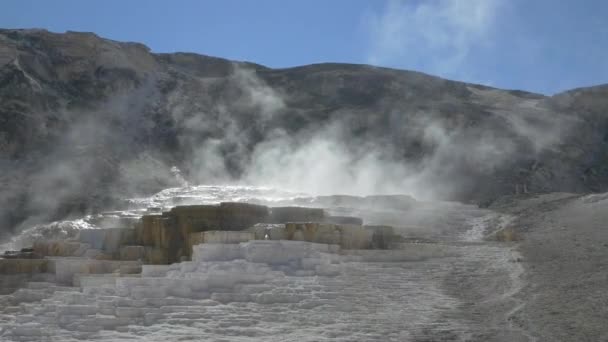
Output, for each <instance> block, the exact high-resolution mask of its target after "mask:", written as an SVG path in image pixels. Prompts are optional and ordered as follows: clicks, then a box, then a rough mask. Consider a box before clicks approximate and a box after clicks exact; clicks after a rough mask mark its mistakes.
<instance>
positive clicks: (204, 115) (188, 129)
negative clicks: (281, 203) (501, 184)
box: [2, 62, 574, 228]
mask: <svg viewBox="0 0 608 342" xmlns="http://www.w3.org/2000/svg"><path fill="white" fill-rule="evenodd" d="M227 63H229V62H227ZM230 67H231V72H229V74H228V75H226V76H222V77H202V76H194V75H190V74H184V75H182V74H178V75H177V74H171V75H169V74H166V73H164V72H158V73H157V74H156V75H153V76H146V77H143V78H141V79H138V82H136V83H134V84H132V85H126V86H125V85H122V86H121V87H123V88H120V87H119V89H122V90H121V91H113V92H112V93H110V96H109V97H108V99H107V100H106V101H104V102H103V103H100V104H99V106H97V107H96V108H95V109H86V108H82V109H80V110H73V109H72V110H70V111H67V110H65V112H63V113H62V115H60V117H62V118H64V119H65V122H62V124H64V125H65V126H66V128H65V129H64V130H63V131H64V132H65V134H64V136H61V137H59V138H58V139H56V140H55V141H56V144H55V145H53V146H47V149H46V150H45V152H44V154H45V155H44V156H39V157H40V158H39V161H38V162H36V163H32V164H31V165H20V166H14V167H13V166H10V165H8V164H7V167H6V168H7V169H11V170H15V172H14V174H13V175H12V177H15V179H16V177H18V175H19V174H21V173H23V174H29V175H30V176H28V177H25V178H24V177H23V176H21V179H19V181H18V183H19V184H22V185H21V186H17V187H13V188H8V187H6V188H5V189H8V190H5V191H3V193H2V197H3V199H2V201H3V202H4V203H11V205H12V206H11V205H7V206H6V208H15V205H18V206H20V208H19V209H20V211H21V212H23V213H25V217H22V218H10V217H8V216H6V215H8V214H7V213H8V212H9V211H8V210H4V211H3V212H2V214H3V215H4V218H3V220H4V222H5V223H4V224H5V225H6V226H10V225H11V223H12V222H22V224H21V227H22V228H27V227H31V226H33V225H34V224H37V223H40V222H48V221H51V220H54V219H57V218H62V217H66V216H70V215H73V216H82V215H83V214H87V213H91V212H96V211H99V210H104V209H107V208H109V207H111V206H112V205H113V204H114V203H116V202H117V200H120V199H121V198H125V197H132V196H135V195H142V194H145V193H151V192H156V191H159V190H161V189H163V188H168V187H173V186H187V185H188V184H247V185H259V186H270V187H274V188H279V189H284V190H290V191H294V192H298V193H308V194H311V195H327V194H351V195H373V194H409V195H412V196H414V197H416V198H418V199H446V198H461V197H459V195H460V194H461V193H463V192H467V191H468V192H469V193H470V192H474V191H475V188H474V187H475V186H479V184H482V185H483V184H484V183H483V182H480V181H479V180H480V177H489V176H491V175H492V174H493V172H494V171H495V170H497V169H500V168H501V167H502V166H503V165H504V164H505V163H513V161H514V160H519V159H532V160H533V159H535V158H537V157H538V156H539V155H541V154H542V153H545V152H546V151H547V150H551V149H553V148H556V146H558V145H559V143H560V141H561V138H562V136H563V133H564V132H566V131H568V128H569V127H571V125H572V124H574V122H572V120H570V119H568V118H567V117H566V116H564V115H562V114H560V113H555V111H552V110H550V109H547V105H546V104H545V103H544V101H545V98H543V97H530V98H527V99H525V100H524V99H523V98H522V97H517V96H514V95H511V94H508V93H507V92H504V91H498V90H492V89H489V88H479V87H476V88H473V87H466V88H465V86H462V88H459V89H458V90H459V91H461V92H462V93H463V95H462V96H469V97H470V98H468V99H466V100H462V99H459V98H455V97H454V96H455V95H453V94H452V93H450V92H449V91H448V92H446V93H445V94H443V93H442V94H439V95H436V96H435V95H433V96H435V97H436V98H433V99H426V98H424V99H423V100H422V101H421V102H420V101H419V102H415V101H416V100H417V99H415V97H416V96H418V94H416V91H412V93H413V94H414V95H413V96H409V95H408V96H404V97H403V98H399V99H397V100H395V99H394V98H395V97H399V96H398V94H396V95H395V94H393V93H390V92H389V91H387V92H386V93H382V92H380V93H379V95H378V96H379V97H381V98H380V99H378V101H377V102H378V104H377V105H370V106H367V105H365V106H360V107H355V106H352V107H341V108H332V109H331V110H328V109H327V108H324V109H323V110H326V111H327V113H326V115H325V116H322V117H315V118H314V119H310V118H307V117H305V116H306V115H308V113H310V112H308V111H302V109H301V108H300V109H299V108H297V107H295V106H293V103H294V97H299V98H300V99H301V98H302V97H304V98H306V96H310V98H312V99H314V98H315V97H314V96H312V95H310V94H306V93H304V95H303V94H302V92H306V91H310V89H302V90H301V91H300V90H299V89H296V90H295V91H293V89H292V90H291V92H290V90H289V87H290V86H291V84H286V83H284V82H273V83H272V84H273V86H270V85H269V81H268V80H269V78H268V74H266V72H268V70H265V69H263V68H261V67H254V66H248V65H244V64H240V63H230ZM338 76H339V77H341V76H340V75H338ZM332 77H333V76H332ZM391 77H392V81H391V82H394V84H393V85H394V87H395V89H407V87H409V86H411V82H412V80H411V79H408V77H410V75H409V74H399V73H397V74H396V75H392V76H391ZM416 77H419V79H418V78H417V79H416V80H415V81H416V82H421V83H420V84H421V85H424V86H425V87H426V86H427V85H428V84H426V82H430V85H429V87H430V88H431V89H434V88H433V87H435V86H437V87H439V86H443V85H442V83H441V82H443V81H441V80H437V79H434V78H431V77H420V76H416ZM345 79H346V81H344V80H342V81H341V82H340V85H339V87H340V89H342V88H347V87H351V86H352V85H349V84H348V80H347V78H345ZM408 82H409V83H408ZM433 82H435V83H433ZM167 84H169V85H170V86H167ZM296 84H297V83H296ZM356 87H357V90H358V91H359V90H361V91H365V90H366V89H365V87H366V83H365V82H363V81H361V82H358V83H357V84H356ZM161 88H163V89H164V88H166V89H165V90H163V91H162V92H161V90H160V89H161ZM336 91H337V90H336ZM391 91H392V90H391ZM117 93H121V94H120V95H116V94H117ZM422 95H423V96H424V95H425V94H424V93H423V94H422ZM315 96H320V95H318V94H317V95H315ZM323 96H333V95H327V94H325V93H324V95H323ZM384 97H386V98H384ZM311 101H314V100H311ZM425 101H429V102H431V101H432V102H433V105H432V106H421V105H420V103H422V104H426V102H425ZM466 101H470V102H471V103H475V104H476V105H477V106H469V105H468V104H467V102H466ZM315 105H316V104H315V103H312V104H311V105H310V107H313V106H315ZM307 106H308V103H307ZM442 106H444V107H442ZM310 107H307V108H310ZM443 108H450V109H449V110H446V109H443ZM453 108H455V109H453ZM478 108H485V109H484V110H485V111H484V112H479V109H478ZM513 108H515V109H516V110H513ZM475 110H476V111H475ZM303 117H304V119H305V120H300V121H294V122H295V123H294V122H292V121H291V120H296V119H298V118H299V119H301V118H303ZM34 159H35V158H34ZM7 163H8V162H7ZM509 165H510V164H509ZM33 170H35V171H33ZM3 176H4V177H7V176H6V175H3ZM9 178H10V177H9ZM3 182H4V183H5V184H8V183H10V180H9V181H6V180H3ZM15 203H16V204H15ZM7 217H8V218H7Z"/></svg>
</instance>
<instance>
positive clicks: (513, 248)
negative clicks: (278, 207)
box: [0, 187, 608, 342]
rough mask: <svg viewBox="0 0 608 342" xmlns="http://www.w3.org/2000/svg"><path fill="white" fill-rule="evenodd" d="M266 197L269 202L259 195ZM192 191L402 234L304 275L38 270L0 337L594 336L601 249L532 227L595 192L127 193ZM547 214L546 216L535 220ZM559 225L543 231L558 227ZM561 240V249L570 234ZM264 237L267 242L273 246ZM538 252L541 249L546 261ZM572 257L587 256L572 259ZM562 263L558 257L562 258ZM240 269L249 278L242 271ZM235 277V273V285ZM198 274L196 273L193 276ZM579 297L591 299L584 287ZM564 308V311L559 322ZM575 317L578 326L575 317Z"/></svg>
mask: <svg viewBox="0 0 608 342" xmlns="http://www.w3.org/2000/svg"><path fill="white" fill-rule="evenodd" d="M271 195H272V196H275V197H276V196H278V195H282V196H280V197H282V198H281V199H280V200H276V198H275V199H274V200H271V199H270V198H268V197H270V196H271ZM265 196H268V197H265ZM176 198H179V199H177V200H176ZM197 198H198V199H199V200H200V199H201V198H205V199H207V200H209V199H215V200H220V201H221V200H228V199H236V198H240V199H247V200H249V201H251V202H258V203H259V202H264V201H272V202H273V203H288V202H297V203H303V202H306V201H309V202H310V203H314V204H316V205H318V204H320V203H325V204H326V205H327V207H326V209H327V210H328V211H329V212H330V213H331V214H333V215H337V214H342V215H354V214H356V215H357V216H359V217H361V218H363V220H364V222H365V223H366V224H379V225H382V224H391V225H393V226H395V228H396V229H397V231H398V232H400V233H401V234H402V235H403V236H404V237H405V240H404V242H402V243H401V244H399V245H397V246H394V247H395V250H389V251H381V250H375V251H342V252H339V253H338V254H339V255H338V254H336V255H335V256H330V257H329V258H330V259H331V260H333V262H332V264H331V265H332V266H331V267H330V269H320V270H319V269H317V271H316V272H317V273H315V274H313V273H314V272H313V273H310V272H311V271H307V270H304V272H300V273H297V274H296V273H294V272H297V271H298V269H291V268H287V269H286V268H284V266H280V267H279V268H277V266H276V265H275V264H276V260H281V259H282V258H284V257H276V258H270V259H268V258H266V257H265V258H266V259H263V260H258V262H256V263H251V262H245V261H244V260H243V261H236V262H228V261H224V260H223V259H222V258H223V257H220V259H217V254H214V253H215V252H214V253H212V254H211V255H212V259H208V258H207V259H204V258H203V259H204V260H203V259H200V258H199V257H196V256H194V257H193V258H194V259H195V260H199V261H197V263H194V264H193V263H181V264H175V265H174V266H172V267H171V268H170V269H167V270H164V269H163V270H160V272H159V271H158V270H157V269H155V268H154V267H152V268H149V269H146V268H144V270H143V272H144V274H148V275H147V276H144V277H142V278H137V277H136V278H135V280H129V279H130V278H129V277H127V278H126V279H125V280H121V281H120V284H119V282H118V281H117V282H116V283H114V282H113V281H110V282H107V281H105V280H103V279H101V280H100V279H99V277H91V278H86V277H85V278H82V279H83V280H81V282H82V283H81V284H80V285H79V286H74V287H69V286H68V287H66V286H57V285H53V280H52V279H42V280H38V281H37V282H32V283H30V285H27V286H26V288H25V289H22V290H18V291H17V292H16V293H15V294H12V295H8V296H2V297H0V300H1V303H2V306H1V310H0V312H1V316H0V317H2V323H0V329H1V331H0V334H2V335H1V336H2V338H4V339H5V340H7V341H40V340H43V341H74V340H97V341H122V340H124V341H126V340H146V341H161V340H166V339H167V338H169V337H171V338H173V337H179V338H180V339H181V340H185V341H188V340H200V339H201V338H203V339H207V340H217V341H245V340H246V341H256V340H265V341H285V340H298V341H304V340H306V341H323V340H328V341H329V340H332V341H335V340H342V341H427V342H428V341H572V340H585V338H587V339H586V340H589V341H597V340H601V338H602V336H601V335H600V334H601V329H602V328H601V325H599V323H600V322H601V321H602V316H601V311H597V310H602V307H601V306H598V304H594V303H598V302H595V301H594V300H595V299H599V298H601V292H600V290H601V289H602V287H601V285H602V284H604V283H602V282H601V280H598V277H601V270H602V269H601V268H600V267H599V266H597V263H599V262H601V261H602V259H601V254H597V255H595V254H593V253H586V251H585V250H581V251H580V252H579V253H580V254H578V258H572V256H571V255H568V253H571V251H570V250H569V249H563V248H560V246H564V245H563V244H562V243H561V239H562V238H565V237H566V235H564V236H560V235H551V234H550V232H551V231H552V228H551V229H550V227H549V226H547V227H545V226H542V224H550V223H552V222H559V221H562V220H563V221H564V222H563V223H560V224H561V225H563V227H566V226H565V225H566V224H568V223H567V222H568V221H567V220H566V219H565V218H563V215H566V216H567V217H569V218H571V219H572V218H574V217H575V215H573V214H572V213H571V212H567V213H566V214H563V213H554V212H552V210H556V209H557V208H561V206H563V205H568V208H570V209H568V210H575V211H576V210H583V213H584V210H591V209H590V208H597V205H598V203H600V204H601V203H602V201H603V199H602V197H597V196H596V197H593V196H591V197H579V196H576V197H572V196H571V195H553V196H552V197H551V196H546V197H541V198H529V199H512V200H510V201H503V202H501V203H496V205H495V207H493V208H490V209H479V208H477V207H476V206H472V205H464V204H459V203H451V202H440V203H431V202H426V203H423V202H412V201H411V200H407V201H405V198H401V200H402V201H397V200H395V201H393V204H394V205H393V206H392V207H386V206H385V207H382V206H377V205H370V201H372V202H374V203H378V201H379V198H355V197H344V196H342V197H335V196H334V197H330V198H327V197H325V198H320V197H319V198H302V197H297V196H296V197H294V196H288V195H287V194H284V193H278V192H273V191H270V190H267V189H257V188H251V187H195V188H188V189H182V190H179V189H173V190H168V191H165V192H162V193H159V194H157V195H156V196H153V197H151V198H140V199H137V200H136V201H134V202H137V203H139V204H140V205H144V206H150V205H152V204H154V205H159V206H161V207H162V206H163V205H166V204H169V203H170V202H174V201H178V202H184V201H186V202H188V201H196V200H197ZM328 203H331V205H329V204H328ZM397 203H400V205H395V204H397ZM347 204H348V205H347ZM362 204H366V205H362ZM587 214H588V213H587ZM550 215H558V216H556V217H555V218H553V219H549V217H550ZM559 215H562V216H559ZM587 216H588V215H587ZM587 216H586V215H582V216H581V215H579V216H578V217H579V218H580V217H587ZM534 220H537V221H534ZM526 222H528V223H526ZM598 222H601V220H600V217H598ZM561 227H562V226H560V229H559V230H558V231H557V233H556V234H560V233H559V232H563V234H566V233H567V232H569V231H570V230H568V229H561ZM524 228H525V229H524ZM505 229H510V230H513V231H515V232H516V234H515V233H513V236H515V237H516V238H517V239H519V241H514V242H507V241H494V237H495V236H496V233H495V232H496V231H498V230H505ZM543 229H550V230H549V232H547V231H543ZM585 229H586V230H585V231H586V232H587V234H583V235H581V236H580V237H578V236H577V239H582V238H583V236H586V237H585V238H589V239H590V240H595V241H599V239H597V238H592V237H593V236H594V235H593V234H594V232H596V230H594V229H593V228H588V229H587V228H585ZM500 236H502V235H500ZM549 236H555V238H554V239H552V238H551V239H550V238H549ZM570 238H571V240H572V241H573V242H572V244H573V245H575V244H576V240H574V238H573V236H570ZM547 241H552V242H551V244H547ZM275 242H277V241H269V243H275ZM583 242H584V241H579V243H583ZM597 244H598V242H596V245H597ZM201 246H202V245H201ZM539 246H545V247H550V248H551V249H550V250H542V249H541V248H539ZM585 246H593V244H587V245H585ZM269 247H270V249H269V250H273V251H279V250H281V248H283V247H280V246H279V245H277V246H275V247H272V246H269ZM545 247H543V248H545ZM244 248H249V249H250V250H251V248H253V250H255V249H256V248H258V247H255V244H254V247H244ZM259 248H262V247H259ZM259 248H258V249H259ZM264 248H265V247H264ZM264 248H262V249H264ZM298 248H300V247H297V246H295V245H294V246H293V247H289V246H288V247H287V251H292V252H293V253H292V254H294V253H295V254H294V255H296V256H297V255H299V254H298V252H297V250H298ZM604 248H605V247H604ZM607 249H608V248H607ZM601 251H603V250H602V249H600V250H598V251H597V252H598V253H599V252H601ZM277 253H278V252H277ZM307 253H308V252H307ZM332 253H333V252H332ZM199 254H200V253H199ZM279 254H280V253H279ZM287 254H289V253H287ZM287 254H286V255H287ZM330 254H331V253H330ZM324 255H325V254H324ZM546 256H553V258H551V259H550V260H551V262H550V263H548V262H546V260H547V257H546ZM582 256H585V258H587V259H589V260H591V258H592V256H594V257H596V258H597V259H596V261H595V263H590V264H586V263H585V262H584V260H581V258H582ZM197 258H198V259H197ZM213 258H215V259H213ZM324 258H327V256H323V257H321V258H320V259H319V256H318V255H317V254H314V253H313V254H311V255H309V254H306V255H302V259H301V260H307V261H306V263H312V264H318V263H319V262H321V263H323V262H322V260H325V259H324ZM570 258H572V259H570ZM315 260H317V261H315ZM563 260H570V264H568V263H566V262H565V261H563ZM197 265H198V266H197ZM299 265H300V266H302V265H304V264H299ZM561 265H569V266H567V267H570V268H572V275H570V274H566V275H563V274H558V272H559V267H562V266H561ZM300 266H298V267H300ZM290 267H292V266H290ZM302 267H304V266H302ZM565 272H568V270H566V271H565ZM247 274H249V275H250V277H249V276H247V277H245V275H247ZM209 275H213V276H212V277H211V276H209ZM150 277H151V278H150ZM216 277H219V278H216ZM243 277H245V278H243ZM212 278H214V279H224V280H222V281H220V280H217V281H218V282H219V283H217V284H216V285H213V286H211V285H208V286H210V287H205V286H207V285H205V286H203V285H201V286H202V287H201V289H199V290H193V289H192V287H191V285H188V284H189V283H188V282H187V280H186V279H212ZM137 279H141V280H137ZM235 279H236V280H235ZM239 279H240V280H239ZM243 279H249V280H248V281H245V284H243V283H242V282H243V281H244V280H243ZM581 279H584V280H583V281H581ZM207 281H208V280H201V282H202V284H205V282H207ZM604 281H605V279H604ZM184 282H185V283H184ZM235 282H236V283H235ZM197 283H198V282H197ZM232 283H235V284H236V285H234V284H233V285H234V286H233V285H230V284H232ZM112 284H115V285H112ZM167 284H171V285H169V286H168V285H167ZM585 284H586V285H585ZM163 286H164V287H163ZM167 286H168V287H167ZM564 288H567V289H570V291H571V292H568V291H566V290H564ZM590 293H596V296H595V297H585V296H587V295H588V294H590ZM577 296H578V297H577ZM581 296H582V297H581ZM570 297H571V298H570ZM566 299H567V300H566ZM560 300H561V301H560ZM599 303H601V302H599ZM583 309H584V310H583ZM594 310H596V311H594ZM575 312H576V314H574V313H575ZM577 315H578V316H577ZM572 317H576V319H575V320H572V321H568V319H572ZM604 317H605V316H604ZM577 321H578V322H584V324H588V326H587V325H577V323H576V322H577ZM100 322H101V323H100ZM568 322H570V323H569V324H571V325H568ZM593 322H596V323H597V324H598V325H594V324H593ZM532 323H534V324H532ZM593 329H595V330H593ZM577 337H581V338H580V339H579V338H577ZM573 338H574V339H573Z"/></svg>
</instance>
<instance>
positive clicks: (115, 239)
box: [78, 228, 136, 254]
mask: <svg viewBox="0 0 608 342" xmlns="http://www.w3.org/2000/svg"><path fill="white" fill-rule="evenodd" d="M135 235H136V234H135V229H133V228H101V229H82V230H80V232H79V234H78V240H79V241H80V242H82V243H86V244H89V245H90V246H91V247H92V248H95V249H99V250H102V251H104V252H107V253H109V254H113V253H117V252H118V251H119V249H120V246H122V245H126V244H133V243H135Z"/></svg>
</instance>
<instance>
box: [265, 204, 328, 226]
mask: <svg viewBox="0 0 608 342" xmlns="http://www.w3.org/2000/svg"><path fill="white" fill-rule="evenodd" d="M324 218H325V212H324V211H323V209H320V208H305V207H273V208H271V209H270V217H269V220H268V223H287V222H322V221H323V219H324Z"/></svg>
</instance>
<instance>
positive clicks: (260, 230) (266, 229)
mask: <svg viewBox="0 0 608 342" xmlns="http://www.w3.org/2000/svg"><path fill="white" fill-rule="evenodd" d="M249 231H251V232H253V234H254V236H255V239H256V240H287V232H286V230H285V224H276V223H258V224H256V225H254V226H253V227H251V228H249Z"/></svg>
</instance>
